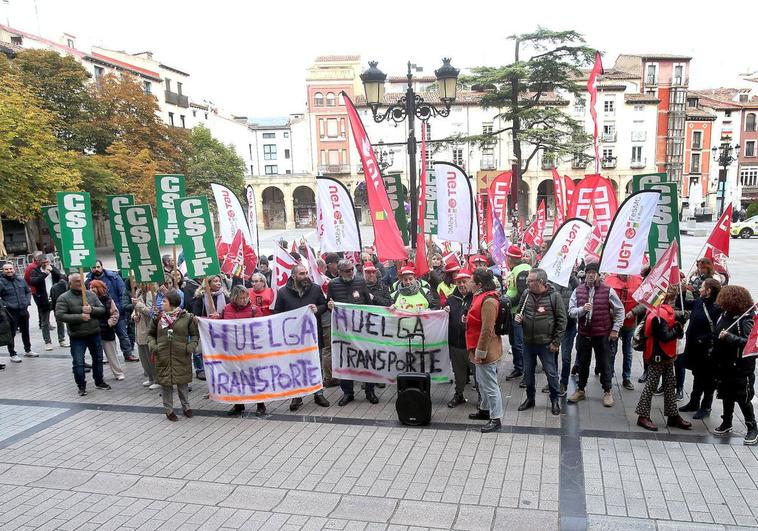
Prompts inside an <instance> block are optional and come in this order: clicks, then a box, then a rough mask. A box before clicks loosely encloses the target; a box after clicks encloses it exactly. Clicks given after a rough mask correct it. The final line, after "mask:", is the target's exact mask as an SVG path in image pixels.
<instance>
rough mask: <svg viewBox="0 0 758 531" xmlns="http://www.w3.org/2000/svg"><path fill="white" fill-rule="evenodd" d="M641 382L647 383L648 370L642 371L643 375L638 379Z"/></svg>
mask: <svg viewBox="0 0 758 531" xmlns="http://www.w3.org/2000/svg"><path fill="white" fill-rule="evenodd" d="M637 381H638V382H639V383H645V382H647V371H644V372H643V373H642V376H640V379H639V380H637Z"/></svg>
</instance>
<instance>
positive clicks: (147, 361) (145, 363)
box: [132, 284, 160, 391]
mask: <svg viewBox="0 0 758 531" xmlns="http://www.w3.org/2000/svg"><path fill="white" fill-rule="evenodd" d="M154 290H155V284H149V285H143V286H142V287H141V288H140V289H138V290H137V293H136V294H135V297H133V298H132V303H133V304H134V311H133V315H132V319H133V320H134V326H135V341H136V344H137V353H138V354H139V360H140V363H141V364H142V372H143V373H144V375H145V378H147V379H146V380H145V381H144V382H142V385H143V386H145V387H147V388H148V389H150V390H151V391H152V390H155V389H159V388H160V385H158V384H157V383H155V360H154V359H153V356H152V354H151V352H150V347H149V346H148V340H147V336H148V333H149V332H150V323H151V322H152V320H153V318H154V317H155V316H156V315H158V313H160V308H158V307H157V306H156V302H155V299H156V297H155V293H154Z"/></svg>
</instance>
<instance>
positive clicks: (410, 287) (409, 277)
mask: <svg viewBox="0 0 758 531" xmlns="http://www.w3.org/2000/svg"><path fill="white" fill-rule="evenodd" d="M390 308H395V309H397V310H406V311H414V312H417V311H420V310H439V308H440V303H439V301H438V300H437V297H436V296H435V295H434V292H433V291H432V290H430V289H429V288H428V287H425V286H422V285H421V283H420V282H419V280H418V279H417V278H416V270H415V269H414V268H413V266H405V267H403V268H402V269H401V270H400V285H399V286H398V288H397V290H396V291H395V292H394V293H393V294H392V306H390Z"/></svg>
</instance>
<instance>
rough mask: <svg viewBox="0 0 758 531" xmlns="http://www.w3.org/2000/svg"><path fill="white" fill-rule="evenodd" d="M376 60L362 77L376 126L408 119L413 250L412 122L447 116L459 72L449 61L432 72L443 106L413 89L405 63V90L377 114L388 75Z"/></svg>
mask: <svg viewBox="0 0 758 531" xmlns="http://www.w3.org/2000/svg"><path fill="white" fill-rule="evenodd" d="M377 64H378V63H377V62H376V61H370V62H369V68H368V69H367V70H366V71H365V72H363V74H361V81H362V82H363V90H364V92H365V95H366V103H368V106H369V107H370V108H371V114H372V115H373V116H374V121H375V122H376V123H381V122H383V121H385V120H388V119H389V120H392V121H393V122H395V123H396V124H399V123H401V122H403V121H405V120H406V119H407V120H408V158H409V164H408V169H409V170H410V184H411V189H410V201H411V226H410V236H411V238H410V240H411V246H412V247H414V248H415V247H416V237H415V235H416V227H417V226H418V220H417V217H418V192H417V190H416V136H415V120H416V118H418V119H419V120H421V121H422V122H426V121H427V120H428V119H429V118H431V117H433V116H442V117H446V116H449V115H450V106H451V105H452V104H453V102H454V101H455V96H456V92H457V87H458V74H459V73H460V70H458V69H457V68H455V67H453V66H452V65H451V64H450V59H449V58H447V57H446V58H444V59H442V66H441V67H440V68H438V69H437V70H435V71H434V75H435V76H436V78H437V84H438V87H439V88H438V94H439V99H440V102H441V103H442V105H443V106H442V107H441V108H440V107H436V106H434V105H432V104H431V103H428V102H426V101H425V100H424V98H422V97H421V96H419V95H418V94H416V92H415V91H414V90H413V74H412V73H411V62H410V61H408V74H407V78H408V87H407V88H406V89H405V95H403V96H402V97H401V98H400V99H399V100H398V102H397V103H394V104H392V105H390V106H389V107H388V108H387V109H386V110H385V111H384V112H379V106H380V105H381V103H382V99H383V97H384V82H385V80H386V79H387V75H386V74H385V73H384V72H382V71H381V70H379V69H378V68H377V66H376V65H377Z"/></svg>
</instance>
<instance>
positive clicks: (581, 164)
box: [571, 158, 590, 170]
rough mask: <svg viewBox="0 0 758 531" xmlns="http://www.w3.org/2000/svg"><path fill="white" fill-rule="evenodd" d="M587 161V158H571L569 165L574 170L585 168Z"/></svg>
mask: <svg viewBox="0 0 758 531" xmlns="http://www.w3.org/2000/svg"><path fill="white" fill-rule="evenodd" d="M589 163H590V161H589V159H587V158H577V159H571V167H572V168H574V169H575V170H581V169H585V168H586V167H587V165H588V164H589Z"/></svg>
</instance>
